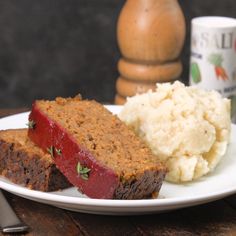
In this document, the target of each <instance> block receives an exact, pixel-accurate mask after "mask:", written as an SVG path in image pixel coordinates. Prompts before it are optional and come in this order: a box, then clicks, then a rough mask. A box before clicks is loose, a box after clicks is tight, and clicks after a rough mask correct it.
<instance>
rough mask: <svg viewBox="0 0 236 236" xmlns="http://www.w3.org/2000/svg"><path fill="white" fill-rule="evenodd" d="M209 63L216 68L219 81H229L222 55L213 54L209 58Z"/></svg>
mask: <svg viewBox="0 0 236 236" xmlns="http://www.w3.org/2000/svg"><path fill="white" fill-rule="evenodd" d="M208 61H209V62H210V63H211V64H212V65H213V66H214V67H215V74H216V77H217V79H221V80H228V79H229V78H228V75H227V73H226V71H225V69H224V67H223V66H222V62H223V57H222V55H221V54H217V53H212V54H210V56H209V57H208Z"/></svg>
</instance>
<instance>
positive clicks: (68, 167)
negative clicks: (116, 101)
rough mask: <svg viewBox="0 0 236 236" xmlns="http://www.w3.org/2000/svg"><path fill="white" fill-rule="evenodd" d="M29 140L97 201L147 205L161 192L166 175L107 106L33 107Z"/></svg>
mask: <svg viewBox="0 0 236 236" xmlns="http://www.w3.org/2000/svg"><path fill="white" fill-rule="evenodd" d="M29 122H31V123H32V127H31V129H29V133H28V134H29V137H30V138H31V140H32V141H34V142H35V143H36V144H37V145H38V146H40V147H41V148H43V149H44V150H48V152H49V153H50V154H51V155H52V157H53V158H54V161H55V163H56V165H57V167H58V168H59V169H60V171H61V172H62V173H63V174H64V175H65V176H66V177H67V178H68V180H69V181H70V182H71V183H72V184H73V185H75V186H77V187H78V189H79V190H80V191H81V192H83V193H85V194H86V195H87V196H89V197H92V198H100V199H101V198H104V199H142V198H150V197H152V196H153V195H155V196H156V193H158V192H159V189H160V187H161V185H162V181H163V179H164V176H165V173H166V169H165V167H164V166H163V165H162V164H161V163H160V162H157V161H156V160H157V158H156V157H154V156H153V154H152V153H151V151H150V150H149V148H147V146H146V145H145V144H144V143H143V142H142V141H141V140H140V139H139V138H138V137H137V136H136V135H135V134H134V132H133V131H132V130H130V129H129V128H128V127H127V126H126V125H125V124H124V123H123V122H121V121H120V120H119V119H118V118H117V116H114V115H112V114H111V112H109V111H108V110H107V109H106V108H104V106H103V105H101V104H99V103H97V102H95V101H88V100H81V99H80V98H79V97H75V98H67V99H64V98H57V99H56V100H55V101H45V100H38V101H36V102H35V103H34V104H33V107H32V111H31V114H30V116H29Z"/></svg>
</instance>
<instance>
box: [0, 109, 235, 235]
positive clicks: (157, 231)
mask: <svg viewBox="0 0 236 236" xmlns="http://www.w3.org/2000/svg"><path fill="white" fill-rule="evenodd" d="M25 110H26V109H12V110H8V109H7V110H6V109H4V110H3V109H0V117H3V116H6V115H9V114H14V113H17V112H21V111H25ZM3 192H4V195H5V196H6V198H7V199H8V201H9V203H10V204H11V206H12V207H13V209H14V210H15V211H16V213H17V214H18V216H19V217H20V218H21V219H22V220H23V221H24V222H26V223H27V224H28V225H29V226H30V227H31V230H30V232H29V233H28V234H27V235H50V236H54V235H55V236H59V235H63V236H64V235H70V236H71V235H86V236H87V235H91V236H100V235H107V236H108V235H109V236H110V235H111V236H113V235H119V236H122V235H181V236H182V235H236V195H235V196H231V197H228V198H225V199H222V200H219V201H216V202H212V203H209V204H205V205H201V206H197V207H190V208H186V209H182V210H176V211H172V212H168V213H162V214H154V215H143V216H101V215H89V214H84V213H76V212H70V211H66V210H62V209H59V208H56V207H52V206H48V205H45V204H40V203H37V202H33V201H30V200H27V199H24V198H21V197H17V196H14V195H12V194H10V193H7V192H5V191H3ZM0 235H2V234H1V233H0ZM18 235H19V234H18Z"/></svg>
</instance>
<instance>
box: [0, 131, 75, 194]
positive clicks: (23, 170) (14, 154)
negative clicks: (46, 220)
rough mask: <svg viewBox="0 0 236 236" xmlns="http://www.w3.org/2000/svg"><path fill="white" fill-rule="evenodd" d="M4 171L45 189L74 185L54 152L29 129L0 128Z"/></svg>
mask: <svg viewBox="0 0 236 236" xmlns="http://www.w3.org/2000/svg"><path fill="white" fill-rule="evenodd" d="M0 175H2V176H5V177H6V178H8V179H9V180H11V181H12V182H14V183H16V184H20V185H23V186H26V187H28V188H30V189H34V190H40V191H45V192H48V191H55V190H58V189H63V188H66V187H69V186H71V184H70V183H69V182H68V181H67V179H66V178H65V177H64V175H63V174H61V173H60V171H59V170H58V169H57V168H56V165H55V164H54V161H53V160H52V158H51V156H50V155H49V154H48V153H45V152H43V151H42V150H41V149H40V148H39V147H37V146H35V145H34V143H33V142H32V141H31V140H30V139H29V138H28V135H27V129H15V130H2V131H0Z"/></svg>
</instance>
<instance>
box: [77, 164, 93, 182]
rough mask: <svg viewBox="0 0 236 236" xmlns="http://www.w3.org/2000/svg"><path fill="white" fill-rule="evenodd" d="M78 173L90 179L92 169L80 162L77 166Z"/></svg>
mask: <svg viewBox="0 0 236 236" xmlns="http://www.w3.org/2000/svg"><path fill="white" fill-rule="evenodd" d="M76 170H77V173H78V174H79V175H80V177H81V178H82V179H84V180H88V178H89V172H90V170H91V169H89V168H88V167H86V166H82V165H81V164H80V163H79V162H78V164H77V166H76Z"/></svg>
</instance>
